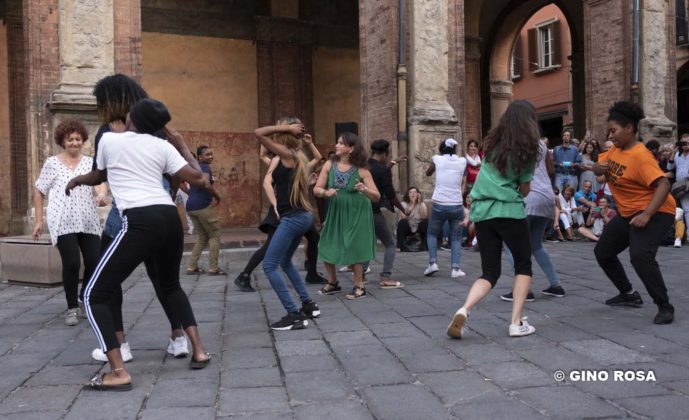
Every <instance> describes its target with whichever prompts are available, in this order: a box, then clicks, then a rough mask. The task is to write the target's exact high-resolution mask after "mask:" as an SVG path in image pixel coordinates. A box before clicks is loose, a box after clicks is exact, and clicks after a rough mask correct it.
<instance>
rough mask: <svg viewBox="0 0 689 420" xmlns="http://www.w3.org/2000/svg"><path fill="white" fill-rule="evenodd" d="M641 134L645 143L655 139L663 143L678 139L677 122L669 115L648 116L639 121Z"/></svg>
mask: <svg viewBox="0 0 689 420" xmlns="http://www.w3.org/2000/svg"><path fill="white" fill-rule="evenodd" d="M639 135H640V136H641V138H642V139H643V141H644V143H645V142H647V141H649V140H651V139H655V140H657V141H658V142H659V143H660V144H661V145H663V144H666V143H674V142H676V141H677V124H675V123H674V122H672V121H670V120H669V119H668V118H667V117H665V116H664V115H663V116H660V117H648V118H644V119H643V120H641V122H640V123H639Z"/></svg>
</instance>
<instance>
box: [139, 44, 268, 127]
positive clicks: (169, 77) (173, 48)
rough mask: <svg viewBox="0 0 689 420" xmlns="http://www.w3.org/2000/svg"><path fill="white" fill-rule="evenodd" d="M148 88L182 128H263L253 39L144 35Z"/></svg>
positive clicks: (143, 45) (144, 79)
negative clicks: (259, 112)
mask: <svg viewBox="0 0 689 420" xmlns="http://www.w3.org/2000/svg"><path fill="white" fill-rule="evenodd" d="M142 61H143V68H144V73H143V86H144V88H145V89H146V91H147V92H148V94H149V95H151V96H152V97H154V98H156V99H159V100H161V101H163V102H164V103H165V104H166V105H167V106H168V108H169V109H170V112H171V114H172V126H173V127H175V128H178V129H180V130H193V131H211V132H235V133H236V132H253V131H254V129H255V128H256V127H257V124H258V94H257V89H256V86H257V78H256V47H255V45H254V44H253V43H252V42H251V41H246V40H236V39H224V38H210V37H199V36H191V35H171V34H162V33H151V32H144V33H142Z"/></svg>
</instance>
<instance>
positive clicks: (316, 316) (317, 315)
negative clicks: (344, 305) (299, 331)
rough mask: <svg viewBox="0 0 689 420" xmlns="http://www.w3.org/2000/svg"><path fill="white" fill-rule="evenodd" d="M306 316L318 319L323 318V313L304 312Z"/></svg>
mask: <svg viewBox="0 0 689 420" xmlns="http://www.w3.org/2000/svg"><path fill="white" fill-rule="evenodd" d="M302 313H303V314H304V316H306V317H309V318H318V317H319V316H321V311H313V312H311V313H310V314H307V313H306V312H302Z"/></svg>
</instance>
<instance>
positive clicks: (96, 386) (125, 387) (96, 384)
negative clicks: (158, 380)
mask: <svg viewBox="0 0 689 420" xmlns="http://www.w3.org/2000/svg"><path fill="white" fill-rule="evenodd" d="M104 376H105V373H104V374H102V375H100V376H98V375H96V376H94V377H93V378H91V380H90V381H89V382H88V383H87V384H85V385H84V389H91V390H93V391H131V390H132V388H133V385H132V383H131V382H127V383H126V384H113V385H108V384H104V383H103V377H104Z"/></svg>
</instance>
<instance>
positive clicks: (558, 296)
mask: <svg viewBox="0 0 689 420" xmlns="http://www.w3.org/2000/svg"><path fill="white" fill-rule="evenodd" d="M541 294H544V295H546V296H553V297H556V298H563V297H565V295H558V294H557V293H548V292H541Z"/></svg>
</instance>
